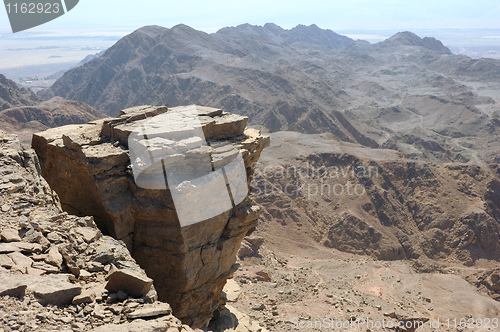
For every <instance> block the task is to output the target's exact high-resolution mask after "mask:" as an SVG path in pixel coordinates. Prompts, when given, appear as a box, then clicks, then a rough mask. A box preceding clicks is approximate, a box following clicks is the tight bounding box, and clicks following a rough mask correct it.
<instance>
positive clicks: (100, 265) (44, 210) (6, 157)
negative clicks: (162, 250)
mask: <svg viewBox="0 0 500 332" xmlns="http://www.w3.org/2000/svg"><path fill="white" fill-rule="evenodd" d="M0 172H1V175H2V176H1V184H0V238H1V239H0V330H2V331H12V330H17V331H34V330H43V331H48V330H59V331H89V330H94V329H95V330H97V331H103V330H104V331H112V330H113V328H115V329H116V328H118V329H120V331H127V330H128V331H132V330H134V326H135V327H137V326H140V327H141V330H142V331H157V330H158V328H160V329H162V330H164V331H166V330H167V329H169V331H192V329H191V328H189V327H188V326H183V325H182V324H181V322H180V321H179V320H178V319H177V318H176V317H174V316H173V315H172V313H171V309H170V306H169V305H168V304H167V303H161V302H158V301H157V295H156V291H155V290H154V287H152V280H151V279H150V278H148V277H147V275H146V274H145V272H144V270H142V269H141V268H140V267H139V265H138V264H137V263H136V262H135V260H134V259H133V258H132V257H131V256H130V253H129V252H128V250H127V248H126V246H125V244H124V243H123V242H121V241H118V240H115V239H113V238H111V237H109V236H105V235H103V234H102V233H101V231H100V230H99V229H98V228H97V227H96V225H95V223H94V220H93V218H92V217H77V216H74V215H70V214H68V213H66V212H63V211H62V209H61V205H60V202H59V198H58V196H57V194H56V193H55V192H53V191H52V190H51V188H50V187H49V186H48V184H47V182H46V181H45V180H44V179H43V178H42V177H41V175H40V165H39V163H38V158H37V156H36V154H35V152H34V151H33V150H32V149H29V148H25V147H23V146H22V145H21V144H20V143H19V141H18V140H17V138H16V136H15V135H9V134H6V133H4V132H0ZM145 319H147V320H148V321H145Z"/></svg>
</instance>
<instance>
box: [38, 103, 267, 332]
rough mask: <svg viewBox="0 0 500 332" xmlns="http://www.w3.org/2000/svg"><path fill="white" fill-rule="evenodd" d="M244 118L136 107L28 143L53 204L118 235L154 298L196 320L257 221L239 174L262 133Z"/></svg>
mask: <svg viewBox="0 0 500 332" xmlns="http://www.w3.org/2000/svg"><path fill="white" fill-rule="evenodd" d="M193 114H194V115H193ZM247 121H248V119H247V118H246V117H242V116H239V115H235V114H231V113H227V112H224V111H223V110H221V109H216V108H210V107H201V106H187V107H176V108H172V109H168V108H166V107H158V106H139V107H134V108H130V109H126V110H123V111H122V112H120V114H119V116H118V117H117V118H112V119H111V118H110V119H104V120H100V121H94V122H91V123H89V124H86V125H77V126H66V127H60V128H54V129H49V130H47V131H45V132H42V133H37V134H35V135H34V137H33V147H34V149H35V150H36V151H37V154H38V156H39V159H40V164H41V167H42V174H43V176H44V177H45V178H46V179H47V181H48V183H49V184H50V185H51V187H52V188H53V189H54V190H55V191H56V192H57V193H58V194H59V197H61V205H62V206H63V208H64V209H65V210H66V211H68V212H70V213H73V214H80V215H92V216H94V218H95V220H96V223H98V225H99V227H100V228H101V229H102V230H103V231H104V232H105V233H109V234H110V235H112V236H113V237H115V238H117V239H119V240H123V241H124V242H125V243H126V244H127V246H128V248H129V249H130V251H131V252H132V254H133V256H134V258H135V259H136V260H137V261H138V263H139V264H140V265H141V267H143V268H144V269H145V270H146V272H147V273H148V275H149V276H150V277H151V278H153V280H154V284H155V288H156V289H157V291H158V296H159V298H160V299H161V300H164V301H167V302H169V303H170V304H171V305H172V309H173V311H174V314H175V315H176V316H177V317H179V318H181V319H182V320H183V321H184V322H185V323H188V324H190V325H192V326H194V327H201V326H203V325H205V324H206V323H207V322H208V321H209V320H210V318H211V315H212V313H213V311H214V310H215V309H216V308H217V307H218V303H219V299H220V294H221V291H222V288H223V287H224V284H225V282H226V279H227V278H228V277H230V276H231V275H232V273H233V272H234V271H235V269H236V268H237V266H236V265H235V256H236V253H237V251H238V249H239V246H240V243H241V241H242V240H243V238H244V237H245V236H246V235H247V234H250V233H251V232H252V231H253V229H254V228H255V227H256V224H257V218H258V215H259V214H258V208H257V206H256V205H254V203H253V202H252V201H251V200H250V199H249V198H248V188H247V183H248V182H249V181H250V177H251V175H252V173H253V167H252V166H253V164H254V163H255V162H257V160H258V159H259V156H260V153H261V151H262V150H263V149H264V148H265V147H266V146H268V145H269V138H268V137H265V136H262V135H261V134H260V132H259V131H258V130H255V129H247V128H245V126H246V123H247Z"/></svg>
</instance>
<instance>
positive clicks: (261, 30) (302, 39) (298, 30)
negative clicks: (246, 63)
mask: <svg viewBox="0 0 500 332" xmlns="http://www.w3.org/2000/svg"><path fill="white" fill-rule="evenodd" d="M216 35H217V36H219V37H225V38H230V39H237V38H241V37H242V36H245V35H246V36H252V35H258V36H262V37H264V38H267V39H269V40H270V41H272V42H274V43H277V44H285V45H290V44H293V43H308V44H314V45H320V46H324V47H327V48H331V49H333V50H336V51H342V50H343V49H345V48H346V47H347V46H349V45H350V44H352V43H353V42H354V40H352V39H350V38H348V37H346V36H342V35H339V34H337V33H335V32H333V31H331V30H328V29H321V28H320V27H318V26H317V25H316V24H311V25H309V26H307V25H303V24H299V25H297V26H296V27H294V28H292V29H283V28H282V27H280V26H278V25H276V24H274V23H266V24H265V25H264V26H259V25H251V24H248V23H245V24H241V25H238V26H236V27H226V28H222V29H220V30H219V31H217V33H216Z"/></svg>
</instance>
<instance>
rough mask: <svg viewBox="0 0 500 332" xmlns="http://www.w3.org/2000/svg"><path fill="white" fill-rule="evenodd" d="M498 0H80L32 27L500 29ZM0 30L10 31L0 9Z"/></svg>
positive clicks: (103, 29) (40, 29)
mask: <svg viewBox="0 0 500 332" xmlns="http://www.w3.org/2000/svg"><path fill="white" fill-rule="evenodd" d="M499 18H500V1H498V0H474V1H471V0H416V1H408V0H405V1H400V0H377V1H372V0H341V1H338V0H329V1H325V0H324V1H317V0H309V1H304V0H301V1H295V0H272V1H271V0H254V1H241V0H231V1H227V0H223V1H216V0H212V1H207V0H204V1H199V0H181V1H168V0H141V1H131V0H80V2H79V4H78V5H77V6H76V7H75V8H74V9H73V10H72V11H70V12H69V13H68V14H66V15H65V16H63V17H60V18H58V19H56V20H54V21H52V22H49V23H46V24H44V25H42V26H39V27H36V28H33V29H30V30H28V31H30V32H47V31H51V32H61V33H68V34H80V33H93V32H108V31H110V32H112V31H113V30H120V31H132V30H134V29H136V28H139V27H141V26H144V25H151V24H156V25H161V26H164V27H172V26H174V25H176V24H178V23H184V24H187V25H190V26H192V27H193V28H196V29H199V30H204V31H206V32H215V31H217V30H218V29H219V28H221V27H224V26H234V25H238V24H242V23H251V24H258V25H262V24H264V23H267V22H273V23H276V24H278V25H280V26H282V27H284V28H291V27H293V26H295V25H297V24H299V23H300V24H307V25H308V24H312V23H315V24H317V25H318V26H320V27H321V28H329V29H332V30H334V31H335V30H345V29H398V30H411V29H412V28H413V29H415V28H494V29H498V28H500V19H499ZM0 22H1V23H0V33H2V34H4V33H10V32H11V30H10V26H9V23H8V18H7V15H6V11H5V9H4V8H0Z"/></svg>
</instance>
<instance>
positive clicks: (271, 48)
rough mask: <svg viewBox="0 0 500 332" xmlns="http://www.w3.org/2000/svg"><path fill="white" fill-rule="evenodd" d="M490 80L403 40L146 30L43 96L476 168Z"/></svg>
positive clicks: (246, 29)
mask: <svg viewBox="0 0 500 332" xmlns="http://www.w3.org/2000/svg"><path fill="white" fill-rule="evenodd" d="M499 78H500V61H499V60H493V59H477V60H473V59H470V58H468V57H466V56H463V55H454V54H452V53H451V52H450V51H449V49H447V48H446V47H445V46H444V45H443V44H442V43H441V42H440V41H438V40H436V39H434V38H431V37H425V38H420V37H419V36H417V35H415V34H413V33H411V32H400V33H398V34H396V35H394V36H393V37H391V38H389V39H387V40H385V41H383V42H380V43H376V44H370V43H368V42H365V41H360V40H358V41H355V40H352V39H350V38H348V37H345V36H341V35H338V34H336V33H335V32H333V31H330V30H324V29H320V28H319V27H317V26H316V25H311V26H303V25H299V26H297V27H295V28H293V29H290V30H286V29H282V28H280V27H279V26H277V25H275V24H266V25H264V26H252V25H249V24H244V25H240V26H237V27H226V28H223V29H221V30H219V31H218V32H216V33H213V34H207V33H205V32H202V31H197V30H195V29H192V28H190V27H188V26H186V25H177V26H175V27H173V28H171V29H167V28H162V27H159V26H147V27H143V28H140V29H138V30H136V31H135V32H133V33H131V34H130V35H127V36H125V37H124V38H122V39H121V40H120V41H118V42H117V43H116V44H115V45H114V46H112V47H111V48H109V49H108V50H107V51H106V52H105V53H104V54H103V55H101V56H100V57H97V58H95V59H93V60H91V61H89V62H88V63H86V64H84V65H83V66H80V67H77V68H74V69H71V70H69V71H68V72H66V73H65V74H64V75H63V76H62V77H61V78H60V79H59V80H57V81H56V83H55V84H54V85H53V86H52V87H51V88H50V89H47V90H44V91H42V92H41V93H40V95H41V96H43V97H45V98H49V97H52V96H61V97H64V98H67V99H73V100H77V101H81V102H85V103H88V104H89V105H91V106H93V107H95V108H97V109H99V110H100V111H102V112H104V113H106V114H108V115H112V116H115V115H117V114H118V112H119V111H120V110H122V109H124V108H126V107H129V106H134V105H141V104H152V105H168V106H177V105H186V104H194V103H196V104H200V105H211V106H215V107H221V108H225V109H227V110H230V111H233V112H236V113H240V114H242V115H247V116H249V118H250V124H251V125H254V126H257V127H260V128H263V129H266V130H269V131H272V132H274V131H280V130H292V131H298V132H302V133H309V134H312V133H331V134H332V135H333V136H334V137H336V138H337V139H339V140H341V141H345V142H353V143H360V144H363V145H365V146H371V147H376V146H383V147H388V148H394V149H396V150H398V151H400V152H401V153H402V154H403V155H404V156H406V157H407V158H412V159H422V160H430V161H435V162H448V161H460V162H467V161H470V160H472V161H473V162H478V163H485V162H492V161H497V162H498V161H499V160H500V154H499V151H498V149H496V148H495V143H496V144H498V134H499V133H500V127H499V125H500V110H499V108H498V104H497V100H498V98H499V97H500V96H499V95H498V93H497V92H496V91H497V88H498V87H499V84H500V82H499ZM478 82H481V83H480V84H479V83H478Z"/></svg>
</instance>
